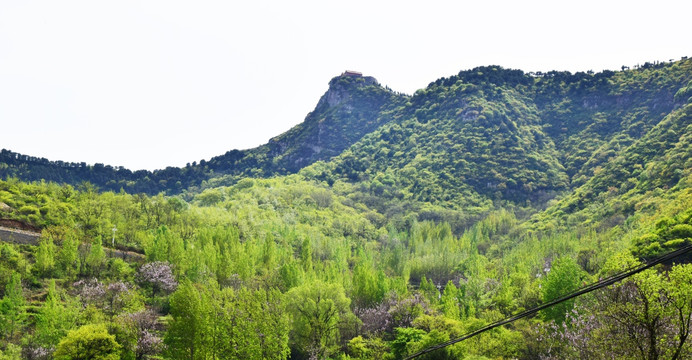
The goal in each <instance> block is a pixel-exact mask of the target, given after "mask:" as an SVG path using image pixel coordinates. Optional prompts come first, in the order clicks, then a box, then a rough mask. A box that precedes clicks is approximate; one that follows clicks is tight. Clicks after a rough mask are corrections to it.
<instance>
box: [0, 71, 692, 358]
mask: <svg viewBox="0 0 692 360" xmlns="http://www.w3.org/2000/svg"><path fill="white" fill-rule="evenodd" d="M0 155H1V156H2V158H3V159H5V160H3V161H4V162H3V163H0V168H2V171H6V172H5V173H4V174H14V175H16V176H17V177H8V178H7V179H6V180H0V217H2V218H3V219H10V220H8V221H4V222H3V224H10V225H11V224H31V225H32V226H33V227H31V228H32V229H38V230H40V231H41V234H40V236H39V235H37V234H33V235H32V236H33V237H34V238H36V239H37V240H36V241H37V242H38V244H37V245H32V244H33V241H32V242H31V243H32V244H21V243H16V240H12V239H11V238H3V236H4V234H5V233H6V232H9V233H12V232H13V231H15V232H16V230H12V229H3V232H2V233H0V240H2V242H0V359H13V360H15V359H20V358H30V359H47V358H51V357H55V358H59V359H73V358H79V356H80V354H81V353H84V349H88V350H89V351H92V352H93V353H94V354H98V356H99V357H100V358H113V359H115V358H122V359H143V358H164V359H237V358H253V359H254V358H257V359H260V358H272V359H288V358H290V359H316V358H318V359H322V358H323V359H340V360H347V359H360V360H370V359H388V360H398V359H402V358H405V357H406V356H409V355H411V354H414V353H416V352H418V351H420V350H423V349H425V348H427V347H430V346H433V345H436V344H440V343H443V342H446V341H448V340H450V339H454V338H458V337H460V336H462V335H464V334H467V333H469V332H473V331H476V330H478V329H480V328H483V327H484V326H486V325H488V324H491V323H494V322H496V321H498V320H501V319H504V318H508V317H511V316H513V315H516V314H518V313H521V312H523V311H524V310H526V309H530V308H533V307H535V306H537V305H539V304H541V303H545V302H548V301H551V300H553V299H556V298H559V297H561V296H563V295H565V294H567V293H569V292H572V291H575V290H577V289H580V288H584V286H586V285H587V284H589V283H593V282H595V281H598V280H599V279H603V278H607V277H610V276H612V275H613V274H616V273H618V272H620V271H623V270H625V269H632V268H633V267H636V266H638V265H639V264H641V262H642V261H647V260H650V259H653V258H655V257H657V256H659V255H661V254H662V253H665V252H668V251H671V250H675V249H680V248H681V247H683V246H687V245H690V244H692V160H691V159H692V156H690V155H692V61H691V60H687V59H683V60H681V61H678V62H674V63H657V64H645V65H644V66H641V67H639V68H637V69H633V70H623V71H622V72H602V73H598V74H591V73H577V74H570V73H564V72H549V73H536V74H526V73H524V72H522V71H519V70H508V69H502V68H501V67H498V66H488V67H479V68H476V69H472V70H465V71H462V72H460V73H459V74H458V75H455V76H451V77H448V78H443V79H439V80H437V81H435V82H433V83H431V84H430V85H429V86H428V87H426V88H425V89H421V90H419V91H417V92H416V93H415V94H414V95H412V96H405V95H400V94H396V93H393V92H391V91H390V90H388V89H386V88H382V87H381V86H379V85H378V84H377V83H376V82H375V80H374V79H372V78H367V77H360V76H353V77H352V76H339V77H336V78H334V79H332V81H331V82H330V88H329V90H328V91H327V93H326V94H325V95H324V96H323V97H322V98H321V99H320V101H319V102H318V104H317V106H316V108H315V110H314V111H313V112H312V113H310V114H309V115H308V116H307V117H306V121H305V122H304V123H302V124H300V125H298V126H297V127H295V128H293V129H291V130H289V131H288V132H286V133H284V134H282V135H279V136H277V137H276V138H274V139H272V141H270V142H269V143H268V144H266V145H263V146H261V147H258V148H255V149H250V150H245V151H231V152H229V153H227V154H224V155H222V156H219V157H217V158H214V159H212V160H209V161H204V162H203V163H202V162H200V164H192V165H190V166H188V167H186V168H183V169H174V168H172V169H167V170H163V171H162V172H159V173H149V172H142V173H130V174H129V175H128V176H131V178H129V179H130V180H124V179H120V180H117V181H113V179H111V180H108V181H113V182H112V183H110V185H109V186H113V187H114V188H113V190H115V191H113V190H110V191H109V190H108V189H109V188H108V187H105V188H104V187H101V188H100V189H99V188H97V187H96V186H94V185H92V184H89V183H81V184H80V185H78V186H76V187H75V186H72V185H68V184H59V183H56V182H51V181H35V182H27V181H26V180H27V178H25V177H22V176H20V175H21V174H24V176H28V175H27V174H30V175H32V176H38V175H40V174H41V171H46V172H48V171H56V174H57V175H60V174H62V175H64V176H67V175H69V176H72V177H71V178H70V179H80V176H82V175H84V173H86V174H91V175H98V176H102V177H103V179H102V180H104V181H105V179H107V178H108V176H109V175H108V174H112V173H113V172H119V171H125V170H124V169H112V168H111V169H108V168H107V167H105V166H104V167H100V168H98V169H95V167H91V168H90V167H86V166H85V167H82V166H79V165H78V166H72V165H70V164H67V165H66V164H50V163H45V162H44V163H41V161H36V160H31V159H29V160H27V159H24V158H21V156H20V157H19V158H18V155H16V154H12V153H10V152H3V153H2V154H0ZM39 165H40V166H39ZM54 165H59V167H60V169H62V170H60V171H62V173H61V172H60V171H58V170H59V169H58V170H56V168H55V167H52V166H54ZM65 169H68V171H65ZM70 169H71V170H70ZM12 171H14V173H12ZM80 171H83V172H84V173H81V172H80ZM109 171H111V172H109ZM123 174H127V173H126V172H124V173H123ZM57 175H55V176H57ZM62 175H61V176H62ZM78 175H79V176H78ZM98 176H97V177H96V178H97V179H98ZM81 179H82V180H85V179H86V178H81ZM128 181H129V182H130V183H129V185H128V186H129V187H128V188H127V189H128V190H129V191H131V190H133V189H138V187H141V189H150V190H152V189H166V191H167V192H168V194H167V195H164V194H163V193H162V192H159V193H157V194H156V195H147V194H145V193H136V192H128V191H117V190H119V189H120V188H117V189H115V185H119V184H120V185H122V184H126V185H127V184H128ZM102 184H103V183H97V184H96V185H102ZM106 184H108V182H107V181H106ZM147 186H149V187H147ZM123 189H125V188H124V187H123ZM13 241H15V242H13ZM113 248H114V249H116V250H120V251H114V250H112V249H113ZM123 250H127V251H128V254H132V255H135V256H133V257H130V258H125V259H123V258H121V257H120V256H121V255H122V254H124V253H125V251H123ZM133 259H136V261H134V260H133ZM690 318H692V256H691V255H689V254H688V255H685V256H681V257H678V258H676V259H674V260H673V261H671V262H667V263H665V264H661V265H659V266H657V267H656V268H652V269H648V270H646V271H644V272H641V273H639V274H637V275H635V276H632V277H630V278H627V279H624V280H623V281H621V282H619V283H616V284H614V285H612V286H610V287H608V288H604V289H601V290H599V291H597V292H594V293H589V294H585V295H583V296H580V297H578V298H576V299H573V300H570V301H567V302H564V303H561V304H559V305H558V306H555V307H551V308H548V309H545V310H543V311H541V312H540V313H539V314H537V315H536V316H533V317H530V318H525V319H522V320H519V321H516V322H512V323H509V324H506V325H504V326H502V327H499V328H496V329H494V330H493V331H489V332H485V333H482V334H480V335H479V336H478V337H477V338H475V339H469V340H470V341H464V342H460V343H457V344H455V345H452V346H450V347H447V348H444V349H440V350H437V351H435V352H433V353H431V354H428V355H425V356H424V357H423V358H428V359H463V360H479V359H480V360H487V359H498V360H499V359H528V360H536V359H546V358H551V359H554V358H560V359H584V358H588V359H613V358H618V359H620V358H622V359H631V358H637V359H641V358H643V359H683V358H689V357H690V355H692V343H691V342H690V339H689V321H688V320H689V319H690ZM95 356H96V355H95Z"/></svg>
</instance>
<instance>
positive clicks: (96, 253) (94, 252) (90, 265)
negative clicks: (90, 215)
mask: <svg viewBox="0 0 692 360" xmlns="http://www.w3.org/2000/svg"><path fill="white" fill-rule="evenodd" d="M85 264H86V269H87V273H88V274H89V275H91V276H96V277H98V276H99V275H100V274H101V270H103V266H104V265H105V264H106V252H105V251H104V250H103V245H102V244H101V236H97V237H96V238H95V239H94V241H93V242H92V243H91V248H90V249H89V254H88V255H87V258H86V261H85Z"/></svg>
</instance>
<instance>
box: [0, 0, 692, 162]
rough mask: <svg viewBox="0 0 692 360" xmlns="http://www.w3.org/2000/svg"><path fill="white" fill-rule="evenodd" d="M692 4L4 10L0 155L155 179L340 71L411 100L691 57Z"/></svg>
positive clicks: (284, 125) (297, 105)
mask: <svg viewBox="0 0 692 360" xmlns="http://www.w3.org/2000/svg"><path fill="white" fill-rule="evenodd" d="M686 3H687V1H671V0H658V1H656V2H652V1H648V2H642V3H639V2H638V1H631V0H630V1H607V0H605V1H604V0H599V1H592V0H582V1H554V0H553V1H532V0H524V1H516V0H515V1H496V0H495V1H493V0H489V1H488V0H485V1H473V2H472V1H435V0H428V1H425V2H423V1H376V0H369V1H360V0H351V1H328V0H321V1H300V0H294V1H262V0H256V1H228V0H227V1H205V0H197V1H175V0H162V1H146V0H137V1H130V0H118V1H94V0H87V1H70V0H62V1H54V0H48V1H32V0H23V1H9V0H6V1H0V134H1V135H0V148H4V149H9V150H12V151H15V152H19V153H23V154H27V155H32V156H38V157H45V158H48V159H50V160H63V161H73V162H87V163H89V164H93V163H104V164H109V165H113V166H125V167H127V168H129V169H132V170H138V169H148V170H153V169H161V168H165V167H167V166H184V165H185V164H186V163H191V162H193V161H199V160H201V159H207V160H208V159H210V158H211V157H213V156H216V155H221V154H223V153H225V152H226V151H229V150H231V149H246V148H252V147H255V146H258V145H261V144H263V143H266V142H267V141H268V140H269V139H270V138H272V137H274V136H277V135H279V134H281V133H283V132H285V131H287V130H288V129H290V128H291V127H292V126H294V125H296V124H298V123H300V122H302V121H303V120H304V118H305V116H306V115H307V114H308V113H309V112H310V111H312V110H313V109H314V107H315V105H316V104H317V101H318V100H319V98H320V96H321V95H322V94H323V93H324V92H325V91H326V90H327V88H328V82H329V80H330V79H331V78H332V77H334V76H337V75H339V74H340V73H342V72H343V71H344V70H355V71H360V72H363V73H364V75H369V76H373V77H375V78H376V79H378V81H379V82H380V83H381V84H383V85H386V86H389V87H390V88H392V89H393V90H396V91H399V92H403V93H408V94H412V93H414V92H415V91H416V90H417V89H420V88H424V87H426V86H427V85H428V84H429V83H430V82H432V81H435V80H436V79H438V78H441V77H447V76H451V75H455V74H457V73H458V72H459V71H460V70H466V69H471V68H474V67H476V66H483V65H501V66H503V67H506V68H514V69H521V70H524V71H527V72H528V71H550V70H568V71H572V72H576V71H587V70H593V71H601V70H604V69H610V70H617V69H620V67H621V66H622V65H627V66H633V65H636V64H643V63H644V62H646V61H651V62H653V61H668V60H669V59H675V60H677V59H680V58H681V57H682V56H692V41H690V38H689V34H690V33H689V20H688V17H689V14H690V10H692V5H689V4H686Z"/></svg>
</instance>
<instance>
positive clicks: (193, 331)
mask: <svg viewBox="0 0 692 360" xmlns="http://www.w3.org/2000/svg"><path fill="white" fill-rule="evenodd" d="M170 306H171V310H170V311H171V312H170V314H171V320H170V322H169V327H168V332H167V333H166V337H165V339H164V342H165V344H166V345H167V346H168V348H167V354H168V356H169V357H170V358H171V359H189V360H197V359H206V356H207V352H209V351H210V349H209V341H210V334H211V332H210V317H211V315H212V314H211V310H212V304H211V299H209V298H208V297H207V295H206V294H205V293H204V292H203V291H200V290H199V289H198V288H197V287H196V286H194V285H193V284H192V283H191V282H189V281H184V282H182V283H181V284H180V286H179V287H178V289H177V290H176V291H175V292H174V293H173V294H172V295H171V298H170Z"/></svg>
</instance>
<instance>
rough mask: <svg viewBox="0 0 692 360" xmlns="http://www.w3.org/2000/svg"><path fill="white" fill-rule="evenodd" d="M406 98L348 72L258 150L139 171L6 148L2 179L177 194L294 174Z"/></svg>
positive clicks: (368, 128) (0, 157) (349, 142)
mask: <svg viewBox="0 0 692 360" xmlns="http://www.w3.org/2000/svg"><path fill="white" fill-rule="evenodd" d="M407 98H408V96H406V95H403V94H399V93H395V92H393V91H391V90H389V89H386V88H384V87H382V86H381V85H380V84H379V83H378V82H377V80H376V79H375V78H373V77H370V76H363V75H362V74H360V73H356V72H345V73H344V74H342V75H340V76H337V77H335V78H333V79H332V80H331V81H330V82H329V89H328V90H327V92H326V93H325V94H324V95H323V96H322V97H321V98H320V100H319V102H318V103H317V106H316V107H315V109H314V110H313V111H312V112H310V113H309V114H308V115H307V117H306V118H305V120H304V122H302V123H300V124H298V125H297V126H295V127H294V128H292V129H290V130H289V131H287V132H286V133H284V134H281V135H279V136H276V137H274V138H272V139H271V140H270V141H269V142H268V143H267V144H265V145H262V146H259V147H257V148H254V149H249V150H231V151H229V152H227V153H226V154H224V155H220V156H216V157H214V158H212V159H211V160H209V161H205V160H201V161H200V162H199V163H194V164H188V166H186V167H183V168H175V167H168V168H165V169H162V170H155V171H146V170H140V171H135V172H132V171H130V170H128V169H125V168H122V167H112V166H109V165H104V164H94V165H87V164H86V163H66V162H62V161H50V160H48V159H44V158H36V157H32V156H27V155H22V154H18V153H14V152H12V151H10V150H5V149H3V150H2V151H1V152H0V177H1V178H6V177H8V176H11V177H18V178H20V179H22V180H25V181H38V180H46V181H55V182H59V183H67V184H72V185H77V184H80V183H82V182H85V181H86V182H91V183H92V184H94V185H96V186H98V187H99V188H101V189H102V190H113V191H119V190H120V189H121V188H122V189H124V190H125V191H127V192H130V193H139V192H143V193H148V194H156V193H159V192H167V193H169V194H176V193H179V192H181V191H182V190H184V189H187V188H190V187H196V186H199V185H200V184H201V183H202V182H203V181H206V180H209V179H211V178H214V177H220V176H226V177H228V178H229V179H230V180H227V181H226V183H228V182H232V181H235V180H237V178H238V177H243V176H273V175H281V174H289V173H295V172H296V171H298V170H300V169H301V168H303V167H304V166H307V165H309V164H312V163H313V162H315V161H318V160H328V159H329V158H331V157H333V156H336V155H338V154H340V153H341V151H343V150H344V149H345V148H347V147H348V146H350V145H352V144H353V143H354V142H356V141H358V140H359V139H360V138H361V137H362V136H363V135H365V134H367V133H369V132H371V131H372V130H374V129H376V128H378V127H379V126H380V125H382V124H383V123H385V122H387V121H389V119H390V118H391V115H390V113H391V112H392V111H393V110H394V109H396V108H397V107H399V106H401V105H402V104H403V103H404V102H405V101H406V99H407ZM233 179H235V180H233Z"/></svg>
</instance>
